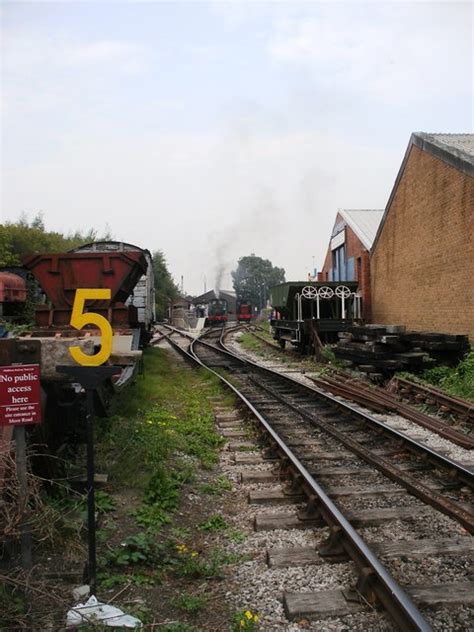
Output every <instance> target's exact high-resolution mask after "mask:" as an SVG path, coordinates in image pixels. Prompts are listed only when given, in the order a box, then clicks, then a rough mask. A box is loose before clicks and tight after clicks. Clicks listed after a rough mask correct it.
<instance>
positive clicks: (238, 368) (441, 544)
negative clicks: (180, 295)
mask: <svg viewBox="0 0 474 632" xmlns="http://www.w3.org/2000/svg"><path fill="white" fill-rule="evenodd" d="M221 333H224V332H221V331H220V330H219V331H217V330H214V331H211V332H209V333H208V334H207V340H206V339H197V340H195V341H194V342H192V344H191V345H190V350H189V352H188V351H187V350H186V349H184V348H183V345H180V347H181V348H182V352H183V353H185V354H186V353H189V356H188V357H194V360H195V361H199V362H201V363H202V364H203V365H204V366H206V367H208V368H210V369H211V370H218V372H219V373H220V374H222V371H225V372H226V375H227V379H230V381H231V382H232V384H231V387H232V388H233V389H234V390H235V392H236V393H237V394H238V395H239V397H240V398H241V400H242V401H243V402H244V403H245V404H246V405H247V407H248V408H249V409H250V411H251V412H252V413H253V415H254V416H255V417H256V419H257V420H258V421H259V422H260V424H259V430H260V439H259V442H260V446H261V448H262V449H263V450H264V451H265V453H264V454H265V455H266V457H269V458H275V459H276V460H275V461H274V463H275V465H274V474H276V475H277V476H278V477H279V479H281V481H284V482H285V487H284V489H283V490H281V492H278V491H276V492H274V493H273V501H275V498H277V497H278V494H280V496H283V498H285V497H286V498H287V499H288V500H289V502H290V503H291V502H299V503H301V505H300V508H299V511H298V512H292V513H288V512H287V513H284V514H275V513H272V514H270V515H269V516H268V515H266V514H262V515H259V514H257V516H256V518H255V528H256V529H257V530H265V529H271V528H281V527H287V528H295V527H296V528H304V527H306V528H317V527H321V526H322V525H327V526H328V527H329V528H330V532H329V538H328V539H327V541H326V542H324V543H321V546H320V547H319V550H317V549H314V550H305V549H301V550H299V549H294V550H283V551H278V550H275V551H273V552H272V553H271V554H270V555H269V559H268V562H269V564H270V565H274V566H275V565H277V566H290V567H291V566H295V565H307V564H309V565H314V564H319V563H321V560H322V559H324V560H326V561H328V560H330V561H337V560H341V559H347V558H350V559H352V560H353V561H354V563H355V565H356V567H357V574H358V581H357V585H356V588H357V590H356V594H355V599H356V602H358V603H357V607H361V603H360V600H361V599H362V600H363V599H366V600H367V601H368V602H369V603H372V604H376V605H383V607H384V608H385V609H386V610H387V611H388V612H389V613H390V614H391V615H392V618H393V620H394V621H396V623H397V624H398V625H399V627H400V629H423V630H428V629H431V628H430V625H429V623H428V622H427V621H426V620H425V619H424V618H423V615H422V614H421V612H420V609H423V608H429V607H433V606H434V605H436V606H438V607H439V606H444V607H453V606H462V607H464V608H470V607H472V606H473V605H474V597H473V596H474V583H473V582H472V581H471V579H472V576H471V571H470V563H471V562H472V554H473V552H474V543H473V539H472V537H471V536H470V535H468V533H472V532H473V531H474V514H473V509H472V487H473V482H474V481H473V472H472V471H471V470H470V469H468V468H467V467H465V466H463V465H461V464H459V463H456V462H454V461H452V460H450V459H447V458H446V457H444V456H443V455H441V454H438V453H437V452H435V451H434V450H431V449H429V448H428V447H427V446H424V445H423V444H420V443H418V442H416V441H414V440H413V439H410V438H409V437H407V436H406V435H404V434H402V433H400V432H397V431H395V430H393V429H392V428H390V427H389V426H386V425H385V424H383V423H382V422H380V421H377V420H376V419H374V418H372V417H371V416H370V415H367V414H365V413H362V412H361V411H360V410H357V409H356V408H354V407H352V406H350V405H348V404H346V403H342V402H340V401H339V400H337V399H335V398H334V397H331V396H330V395H328V394H327V393H324V392H323V391H321V390H319V389H317V388H311V387H307V386H305V385H303V384H301V383H300V382H298V381H296V380H294V379H292V378H288V377H287V376H283V375H281V374H278V373H276V372H275V371H272V370H268V369H265V368H264V367H261V366H258V365H256V364H255V363H252V362H249V361H247V360H243V359H242V358H239V357H237V356H236V355H235V354H233V353H230V352H229V350H228V349H225V348H223V347H224V343H223V341H222V340H221ZM168 339H169V338H168ZM173 344H174V345H175V346H176V345H177V343H176V342H174V343H173ZM187 346H188V345H187V344H186V345H184V347H187ZM240 460H241V461H242V462H244V461H245V455H242V456H241V458H240ZM251 462H252V459H251V458H249V463H251ZM246 476H247V479H248V480H252V473H251V472H250V473H249V472H247V474H246ZM244 478H245V476H244ZM259 478H260V479H261V480H264V479H265V475H263V476H260V477H259V475H258V473H254V479H253V480H257V481H258V480H259ZM265 497H266V496H265V493H263V495H261V496H259V494H258V492H257V493H254V494H253V496H252V495H251V497H250V500H251V502H254V503H259V502H260V501H263V500H264V499H265ZM267 497H268V494H267ZM271 497H272V494H270V498H271ZM440 512H442V513H443V514H445V516H442V515H441V513H440ZM446 516H449V518H448V517H446ZM354 528H357V529H358V532H355V531H354ZM361 535H362V536H363V537H364V540H368V541H369V546H367V543H366V541H364V540H362V539H361V538H360V536H361ZM375 553H376V554H377V555H378V556H379V557H380V558H381V559H382V560H383V564H381V563H380V561H379V560H378V559H377V557H376V556H375ZM427 557H428V558H429V557H433V558H436V559H437V560H441V562H440V565H441V566H443V568H444V566H446V569H445V570H444V571H443V573H442V574H441V580H440V577H439V576H438V577H437V578H436V580H435V579H434V578H431V577H430V574H429V573H426V572H425V573H422V572H417V571H418V570H419V566H420V560H423V559H426V558H427ZM399 559H403V560H406V561H405V562H404V564H403V568H404V573H403V576H401V577H398V575H399V572H398V567H397V566H396V564H395V565H394V563H395V561H397V560H399ZM450 562H452V564H451V566H452V568H456V569H459V570H458V572H457V573H455V574H454V575H455V577H454V579H453V573H451V574H450V573H449V572H448V570H447V568H448V567H449V566H450V564H449V563H450ZM390 573H392V574H393V577H392V575H391V574H390ZM443 578H445V579H448V578H449V580H450V581H442V580H443ZM410 581H411V582H413V583H410ZM348 588H350V587H348ZM343 594H344V595H345V596H344V597H343V600H344V599H345V600H346V603H345V606H346V607H347V608H348V611H351V608H352V607H354V601H351V593H350V591H349V592H346V593H343ZM330 598H331V599H332V598H335V596H334V595H332V596H330V595H326V596H324V595H320V594H314V593H302V594H300V593H289V592H287V593H285V595H284V604H285V609H286V612H287V615H288V616H289V618H295V617H296V616H305V615H311V614H312V615H314V614H315V613H317V611H318V608H319V609H320V610H321V609H322V611H324V610H325V607H323V606H322V603H321V599H323V600H324V599H326V601H327V600H328V599H329V600H330ZM353 598H354V595H352V599H353ZM326 607H327V603H326ZM338 607H339V608H342V609H344V604H339V606H338ZM435 627H436V626H435ZM439 629H443V628H439Z"/></svg>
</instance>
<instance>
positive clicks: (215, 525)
mask: <svg viewBox="0 0 474 632" xmlns="http://www.w3.org/2000/svg"><path fill="white" fill-rule="evenodd" d="M228 528H229V525H228V524H227V522H226V521H225V520H224V518H223V517H222V516H221V515H220V514H213V515H212V516H210V517H209V518H208V519H207V520H205V521H204V522H200V523H199V524H198V529H199V530H200V531H223V530H225V529H228Z"/></svg>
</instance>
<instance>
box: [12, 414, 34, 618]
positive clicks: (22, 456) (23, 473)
mask: <svg viewBox="0 0 474 632" xmlns="http://www.w3.org/2000/svg"><path fill="white" fill-rule="evenodd" d="M15 448H16V475H17V478H18V486H19V489H18V501H19V509H20V516H21V522H20V541H21V560H22V567H23V570H24V571H25V575H26V578H25V581H26V582H27V587H26V589H25V601H26V604H27V608H28V611H27V630H33V621H32V615H33V612H32V609H33V604H32V595H31V591H30V589H29V587H28V581H29V574H30V572H31V569H32V568H33V558H32V554H31V531H30V524H29V520H28V468H27V461H26V436H25V427H24V426H17V427H16V428H15Z"/></svg>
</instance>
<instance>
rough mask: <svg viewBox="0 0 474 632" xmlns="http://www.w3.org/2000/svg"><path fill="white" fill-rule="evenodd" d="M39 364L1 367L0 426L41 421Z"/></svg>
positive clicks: (24, 424) (21, 424)
mask: <svg viewBox="0 0 474 632" xmlns="http://www.w3.org/2000/svg"><path fill="white" fill-rule="evenodd" d="M40 393H41V388H40V368H39V365H38V364H21V365H17V366H2V367H0V426H26V425H27V424H39V423H41V404H40V401H41V400H40Z"/></svg>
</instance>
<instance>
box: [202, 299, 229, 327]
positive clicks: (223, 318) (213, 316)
mask: <svg viewBox="0 0 474 632" xmlns="http://www.w3.org/2000/svg"><path fill="white" fill-rule="evenodd" d="M227 311H228V310H227V301H226V299H225V298H213V299H211V300H210V301H209V305H208V308H207V319H206V325H223V324H224V323H226V322H227V320H228V313H227Z"/></svg>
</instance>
